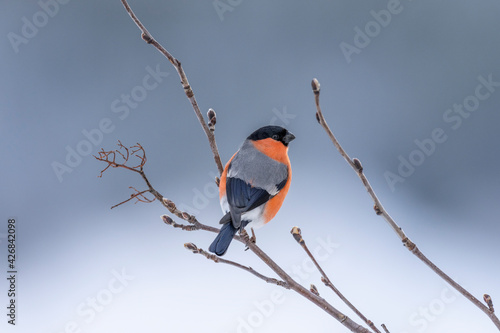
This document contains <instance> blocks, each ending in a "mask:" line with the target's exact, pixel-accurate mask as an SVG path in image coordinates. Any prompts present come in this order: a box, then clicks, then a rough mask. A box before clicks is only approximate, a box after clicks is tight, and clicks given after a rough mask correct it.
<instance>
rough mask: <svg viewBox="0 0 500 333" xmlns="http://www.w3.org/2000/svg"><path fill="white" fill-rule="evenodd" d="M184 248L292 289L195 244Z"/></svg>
mask: <svg viewBox="0 0 500 333" xmlns="http://www.w3.org/2000/svg"><path fill="white" fill-rule="evenodd" d="M184 247H185V248H186V249H188V250H189V251H191V252H193V253H195V254H201V255H203V256H204V257H205V258H207V259H209V260H212V261H213V262H215V263H223V264H227V265H231V266H234V267H238V268H240V269H242V270H244V271H247V272H249V273H250V274H253V275H255V276H256V277H258V278H259V279H262V280H264V281H265V282H267V283H271V284H275V285H277V286H280V287H283V288H286V289H290V286H289V285H288V283H286V282H285V281H281V280H277V279H274V278H271V277H268V276H265V275H263V274H261V273H259V272H257V271H256V270H255V269H253V268H252V267H249V266H244V265H242V264H239V263H237V262H235V261H232V260H227V259H223V258H221V257H218V256H216V255H215V254H211V253H208V252H206V251H204V250H203V249H201V248H199V247H197V246H196V245H195V244H193V243H186V244H184Z"/></svg>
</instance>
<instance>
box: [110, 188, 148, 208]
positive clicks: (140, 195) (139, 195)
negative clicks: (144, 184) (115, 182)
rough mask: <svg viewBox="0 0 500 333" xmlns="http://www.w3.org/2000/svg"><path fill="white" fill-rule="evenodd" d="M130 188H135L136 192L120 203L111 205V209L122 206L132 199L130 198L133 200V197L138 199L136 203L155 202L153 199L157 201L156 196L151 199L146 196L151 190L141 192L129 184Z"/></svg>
mask: <svg viewBox="0 0 500 333" xmlns="http://www.w3.org/2000/svg"><path fill="white" fill-rule="evenodd" d="M129 188H131V189H133V190H134V191H135V192H136V193H134V194H131V195H130V198H128V199H127V200H124V201H122V202H120V203H118V204H116V205H114V206H112V207H111V209H113V208H116V207H118V206H120V205H123V204H124V203H126V202H129V201H130V200H132V199H136V200H137V201H136V202H134V204H136V203H138V202H145V203H150V202H153V201H155V200H156V198H153V199H149V198H147V197H146V196H144V193H146V192H149V190H144V191H141V192H139V191H138V190H137V189H136V188H135V187H133V186H129Z"/></svg>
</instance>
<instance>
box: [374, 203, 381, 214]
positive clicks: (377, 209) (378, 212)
mask: <svg viewBox="0 0 500 333" xmlns="http://www.w3.org/2000/svg"><path fill="white" fill-rule="evenodd" d="M373 209H374V210H375V214H377V215H382V210H381V209H380V207H379V206H377V205H373Z"/></svg>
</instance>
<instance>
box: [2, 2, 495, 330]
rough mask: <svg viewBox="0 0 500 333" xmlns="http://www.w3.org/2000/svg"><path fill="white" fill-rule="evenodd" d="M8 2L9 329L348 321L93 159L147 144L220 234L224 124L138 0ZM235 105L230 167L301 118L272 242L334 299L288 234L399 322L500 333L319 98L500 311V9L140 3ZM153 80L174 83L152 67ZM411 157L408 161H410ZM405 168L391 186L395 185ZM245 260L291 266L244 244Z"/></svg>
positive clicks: (149, 167)
mask: <svg viewBox="0 0 500 333" xmlns="http://www.w3.org/2000/svg"><path fill="white" fill-rule="evenodd" d="M2 5H3V6H2V7H3V10H2V11H1V13H0V16H1V19H0V29H1V35H2V36H3V37H2V39H1V43H0V52H1V55H0V56H1V59H2V62H1V65H0V78H1V79H0V88H1V94H0V115H1V120H0V133H1V134H2V145H1V146H0V155H1V156H2V163H1V164H0V173H1V175H2V176H1V200H0V206H1V215H2V221H1V224H0V241H1V243H0V248H1V251H0V252H1V253H2V255H1V256H0V258H1V260H0V262H1V265H0V268H1V270H2V276H6V275H7V273H6V271H7V241H6V235H7V220H8V219H9V218H15V219H16V225H17V229H16V230H17V269H18V277H17V291H18V297H17V303H16V304H17V321H16V326H15V327H12V325H9V324H8V323H7V319H8V318H7V317H6V313H7V310H6V306H7V304H8V301H9V299H8V297H7V289H8V284H7V282H8V281H7V280H6V279H5V278H2V279H1V280H0V295H1V297H0V300H1V302H0V304H1V308H2V309H3V310H2V313H1V318H3V319H2V321H1V323H0V327H1V330H2V332H58V333H61V332H144V331H147V332H245V333H249V332H286V331H290V332H299V331H309V332H332V331H333V332H346V331H347V330H346V329H345V328H344V327H343V326H342V325H341V324H339V323H338V322H337V321H335V320H334V319H332V318H331V317H329V316H328V315H327V314H326V313H324V312H323V311H321V309H319V308H317V307H316V306H314V305H312V304H311V303H309V302H307V301H306V300H305V299H303V298H301V297H300V296H298V295H296V294H295V293H294V292H292V291H288V290H284V289H280V288H279V287H276V286H274V285H269V284H266V283H264V282H263V281H261V280H258V279H256V278H255V277H253V276H251V275H249V274H248V273H246V272H243V271H241V270H238V269H236V268H233V267H230V266H225V265H221V264H215V263H213V262H211V261H208V260H206V259H204V258H203V257H201V256H194V255H193V254H191V253H190V252H188V251H186V250H185V249H184V248H183V244H184V243H186V242H194V243H195V244H197V245H198V246H200V247H202V248H205V249H206V248H208V245H209V244H210V242H211V241H212V239H213V238H214V237H215V235H214V234H208V233H204V232H191V233H188V232H184V231H180V230H177V229H173V228H171V227H169V226H166V225H164V224H163V223H162V221H161V219H160V215H161V214H164V213H167V212H166V210H165V209H164V208H163V207H162V206H161V205H160V204H159V203H158V202H155V203H151V204H143V203H138V204H135V205H134V204H133V203H132V202H129V203H127V204H125V205H122V206H120V207H118V208H116V209H113V210H110V207H111V206H112V205H114V204H117V203H119V202H120V201H123V200H125V199H127V198H128V197H129V196H130V194H131V193H132V192H131V190H130V189H129V186H134V187H136V188H137V189H139V190H142V189H145V187H144V184H143V182H142V179H141V178H140V176H139V175H137V174H134V173H131V172H128V171H126V170H118V169H110V170H108V171H106V172H105V173H104V175H103V177H102V178H98V175H99V173H100V171H101V169H102V168H103V167H104V164H103V163H99V162H98V161H96V160H95V159H94V158H93V157H92V155H94V154H97V152H98V151H99V150H100V149H101V148H104V149H106V150H109V149H114V148H116V143H117V141H118V140H121V142H123V143H124V144H125V145H128V146H130V145H133V144H135V143H137V142H139V143H141V144H142V145H143V146H144V147H145V149H146V153H147V158H148V161H147V164H146V167H145V171H146V173H147V175H148V177H149V179H150V181H151V182H152V184H153V186H155V188H156V189H157V190H158V191H160V192H161V193H162V194H163V195H165V196H166V197H168V198H170V199H172V200H174V201H175V202H176V203H177V204H178V205H179V206H181V207H184V208H185V209H187V210H188V211H190V212H192V213H194V214H195V215H196V216H197V218H198V219H199V220H200V221H201V222H203V223H206V224H210V225H214V226H215V225H217V223H218V221H219V219H220V217H221V212H220V208H219V204H218V199H217V194H216V193H215V192H216V189H215V187H214V184H213V178H214V175H216V173H217V169H216V167H215V164H214V163H213V158H212V155H211V152H210V150H209V147H208V143H207V141H206V138H205V135H204V133H203V131H202V130H201V128H200V125H199V123H198V121H197V119H196V118H195V116H194V113H193V111H192V108H191V105H190V104H189V102H188V100H187V99H186V96H185V95H184V92H183V90H182V87H181V85H180V84H179V78H178V76H177V74H176V72H175V70H174V69H173V67H172V66H171V65H170V63H169V62H168V61H167V60H166V59H165V58H164V57H163V56H162V55H161V54H160V53H159V52H158V51H156V50H155V49H154V48H153V47H151V46H149V45H147V44H146V43H144V41H142V40H141V38H140V32H139V30H138V29H137V27H136V26H135V25H134V24H133V22H132V21H131V19H130V18H129V16H128V15H127V13H126V12H125V10H124V8H123V6H122V5H121V3H120V1H118V0H116V1H105V2H103V1H68V0H64V1H63V0H58V1H57V0H41V1H39V2H35V1H32V2H21V1H4V2H3V3H2ZM130 5H131V6H132V8H133V9H134V10H135V12H136V14H137V15H138V16H139V18H140V19H141V20H142V22H143V23H144V24H145V25H146V26H147V28H148V30H149V31H150V32H151V33H152V34H153V36H154V37H155V38H156V39H157V40H158V41H159V42H160V43H161V44H162V45H164V46H165V47H166V48H167V49H168V50H169V51H170V52H171V53H172V54H173V55H174V56H175V57H177V58H178V59H179V60H180V61H181V62H182V64H183V66H184V69H185V71H186V73H187V75H188V78H189V81H190V83H191V85H192V87H193V89H194V92H195V95H196V98H197V100H198V103H199V105H200V108H201V109H202V110H203V112H206V110H208V108H210V107H211V108H214V109H215V110H216V112H217V120H218V122H217V126H216V137H217V143H218V145H219V149H220V153H221V157H222V159H223V162H224V163H225V162H226V161H227V160H228V159H229V157H230V156H231V155H232V154H233V153H234V152H235V151H236V150H237V148H238V146H239V144H240V143H241V142H242V141H243V140H244V138H245V137H246V136H247V135H248V134H250V133H251V132H252V131H253V130H255V129H256V128H258V127H260V126H264V125H267V124H271V123H272V124H275V125H281V126H285V127H286V128H288V129H289V130H290V131H291V132H293V133H294V134H295V135H296V137H297V139H296V140H295V141H294V142H293V143H292V144H291V146H290V153H289V155H290V159H291V161H292V166H293V182H292V187H291V190H290V192H289V194H288V197H287V199H286V201H285V204H284V205H283V207H282V209H281V211H280V213H279V214H278V215H277V217H276V218H275V219H274V220H273V221H272V223H270V224H269V225H267V226H265V227H264V228H262V229H259V230H257V242H258V244H259V246H261V248H262V249H264V250H265V251H266V252H267V253H268V254H269V255H271V256H272V257H273V258H275V259H276V260H277V261H278V263H279V264H280V265H281V267H283V268H284V269H286V270H287V271H289V272H290V273H291V274H292V275H293V276H294V277H296V278H297V280H298V281H299V282H301V283H303V284H304V285H305V286H309V284H310V283H314V284H315V285H316V286H317V287H318V289H319V291H320V293H321V296H323V297H325V298H326V299H327V300H328V301H330V302H331V303H332V304H333V305H334V306H336V307H337V308H339V309H340V310H341V311H344V312H345V313H346V314H347V315H348V316H349V317H351V318H353V319H354V320H355V321H357V322H360V320H359V319H358V318H357V317H356V316H355V315H354V314H353V313H351V312H350V311H349V310H348V309H346V307H345V306H344V305H343V304H342V303H341V302H340V301H339V300H338V299H337V298H336V296H335V295H333V294H332V293H331V292H330V291H329V290H327V289H326V288H325V287H324V286H323V284H322V283H321V282H320V276H319V274H318V273H317V272H316V271H315V270H314V269H312V268H311V266H310V263H309V262H308V261H307V259H306V256H305V254H304V252H303V251H302V249H301V248H300V247H299V246H298V245H297V244H296V243H295V241H294V240H293V239H292V237H291V236H290V234H289V231H290V229H291V228H292V226H295V225H297V226H299V227H300V228H301V229H302V233H303V236H304V238H305V240H306V242H307V244H308V245H309V247H310V248H311V249H313V250H315V251H316V252H317V253H318V256H319V259H320V261H321V263H322V266H323V268H324V269H325V271H326V272H328V273H329V274H330V278H331V279H332V281H333V282H334V283H335V284H336V286H337V287H338V288H339V289H340V290H341V291H342V292H343V293H344V294H345V295H346V296H347V297H348V298H349V299H350V300H351V301H352V302H353V303H354V304H356V305H357V306H358V308H359V309H360V310H361V311H362V312H363V313H364V314H365V315H366V316H367V317H368V318H370V319H371V320H372V321H374V322H375V323H376V324H381V323H385V324H386V325H387V326H388V328H389V329H390V331H391V332H393V333H394V332H395V333H414V332H419V333H420V332H457V333H458V332H483V333H485V332H486V333H487V332H495V331H496V330H495V327H494V325H493V324H492V323H491V322H490V320H489V319H488V318H487V317H486V316H485V315H484V314H483V313H482V312H481V311H479V310H478V309H477V308H475V307H474V306H473V305H472V304H471V303H469V302H468V301H466V300H465V299H464V298H463V297H462V296H460V295H458V296H457V295H456V294H455V293H454V292H453V291H451V289H450V287H448V286H447V285H446V284H445V283H444V282H443V281H442V280H441V279H439V278H438V277H437V276H436V275H435V274H434V273H433V272H431V271H430V270H429V269H428V268H427V267H425V266H424V265H423V264H422V263H421V262H419V261H418V260H417V259H416V258H415V257H414V256H412V255H411V254H410V253H409V252H408V251H407V250H406V249H404V248H403V247H402V246H401V244H400V241H399V240H398V238H397V237H396V235H395V234H394V232H393V231H392V230H391V229H390V228H389V227H388V226H387V225H386V223H385V222H384V221H383V219H382V218H380V217H377V216H376V215H375V214H374V213H373V209H372V202H371V200H370V198H369V196H368V195H367V194H366V191H365V189H364V188H363V186H362V184H361V182H360V181H359V179H358V178H357V176H356V174H355V173H354V172H353V171H352V170H351V169H350V168H349V167H348V165H347V164H346V162H345V161H344V160H343V159H342V158H341V156H340V155H339V154H338V152H337V151H336V150H335V149H334V147H333V145H332V144H331V142H330V141H329V140H328V137H327V136H326V134H325V133H324V131H323V130H322V129H321V128H320V126H319V125H318V124H317V123H316V120H315V117H314V112H315V107H314V99H313V94H312V91H311V88H310V82H311V79H312V78H313V77H317V78H318V80H319V81H320V83H321V88H322V94H321V104H322V108H323V112H324V114H325V117H326V118H327V121H328V122H329V124H330V126H331V127H332V129H333V131H334V133H335V134H336V135H337V137H338V139H339V140H340V142H341V143H342V144H343V146H344V148H345V149H346V150H347V152H348V153H349V154H350V155H351V156H352V157H358V158H359V159H360V160H361V161H362V163H363V166H364V168H365V173H366V175H367V176H368V177H369V180H370V182H371V183H372V185H373V187H374V188H375V190H376V192H377V193H378V195H379V197H380V199H381V200H382V202H383V204H384V205H385V207H386V208H387V210H388V211H389V213H390V214H391V215H392V216H393V217H394V218H395V219H396V221H397V222H398V223H399V224H400V225H401V227H402V228H403V229H404V230H405V231H406V232H407V233H408V235H409V236H410V238H411V239H412V240H413V241H414V242H416V243H417V245H418V246H419V248H420V249H421V250H422V251H423V252H424V253H425V254H426V255H427V256H428V257H429V258H431V259H432V260H434V262H435V263H436V264H437V265H439V266H440V267H441V268H442V269H443V270H444V271H445V272H447V273H448V274H449V275H451V276H452V277H453V278H454V279H456V280H457V281H459V282H460V283H462V284H463V285H464V286H466V287H467V288H468V289H469V290H470V291H471V292H472V293H473V294H474V295H475V296H477V297H478V298H480V299H481V298H482V295H483V294H484V293H489V294H490V295H491V296H492V298H493V301H494V303H495V304H498V305H497V307H498V306H500V284H499V276H500V267H499V266H498V257H499V253H500V243H499V242H498V236H499V232H500V226H499V223H498V216H500V209H499V207H500V205H499V204H498V201H499V193H500V191H499V183H500V176H499V172H498V163H499V159H500V158H499V154H498V151H499V150H498V143H499V137H500V136H499V131H498V126H499V125H498V124H499V121H500V114H499V112H498V111H499V106H500V57H499V52H500V40H499V37H498V36H499V35H498V32H499V31H500V20H498V17H499V14H500V3H499V2H498V1H493V0H485V1H479V2H470V1H463V0H459V1H457V0H453V1H452V0H445V1H429V0H427V1H425V0H421V1H411V0H402V1H401V2H399V1H395V0H387V1H386V0H381V1H378V0H377V1H345V0H344V1H272V2H269V1H246V0H231V1H230V0H217V1H189V2H187V1H153V0H151V1H131V2H130ZM151 73H154V75H152V74H151ZM398 169H399V170H398ZM388 180H389V181H388ZM226 258H227V259H231V260H235V261H238V262H240V263H242V264H245V265H250V266H252V267H253V268H255V269H257V270H258V271H260V272H262V273H264V274H266V275H271V276H273V274H272V272H270V271H269V269H267V267H265V266H264V265H263V264H262V263H261V262H259V261H258V260H257V259H256V258H255V257H254V256H253V255H252V253H251V252H249V251H247V252H245V251H244V247H243V246H242V245H241V244H239V243H234V244H233V245H232V246H231V248H230V250H229V251H228V253H227V255H226Z"/></svg>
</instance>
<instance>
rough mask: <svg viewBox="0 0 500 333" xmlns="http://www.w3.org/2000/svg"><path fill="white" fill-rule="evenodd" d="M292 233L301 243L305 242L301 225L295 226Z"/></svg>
mask: <svg viewBox="0 0 500 333" xmlns="http://www.w3.org/2000/svg"><path fill="white" fill-rule="evenodd" d="M290 233H291V234H292V236H293V238H294V239H295V240H296V241H297V243H299V244H300V245H302V244H304V240H303V239H302V234H301V232H300V228H299V227H293V228H292V230H291V231H290Z"/></svg>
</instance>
